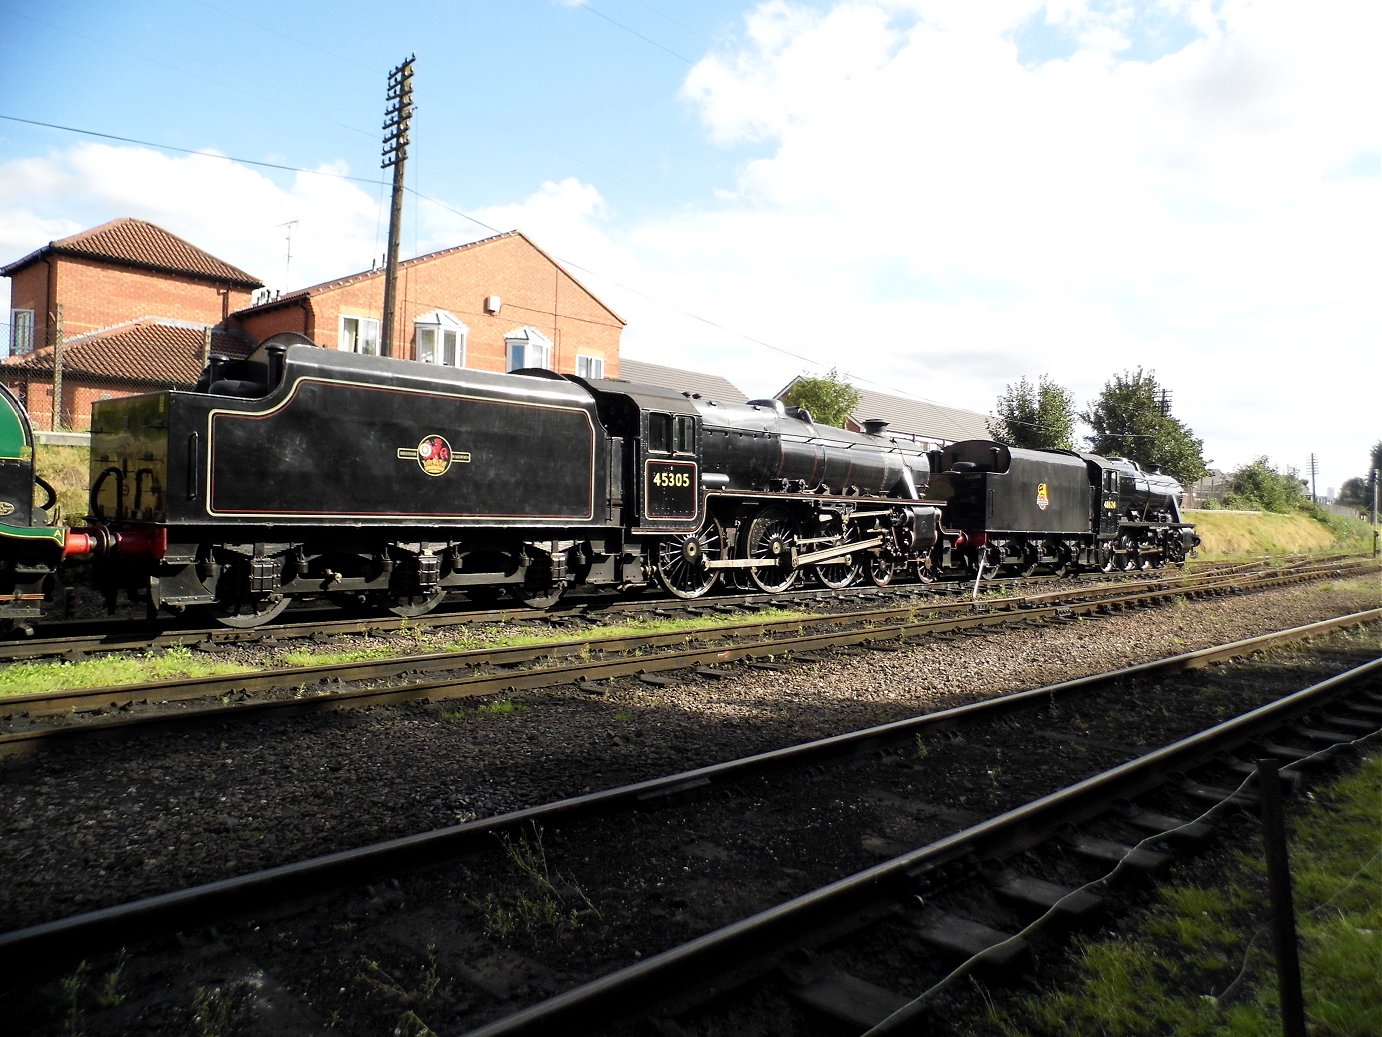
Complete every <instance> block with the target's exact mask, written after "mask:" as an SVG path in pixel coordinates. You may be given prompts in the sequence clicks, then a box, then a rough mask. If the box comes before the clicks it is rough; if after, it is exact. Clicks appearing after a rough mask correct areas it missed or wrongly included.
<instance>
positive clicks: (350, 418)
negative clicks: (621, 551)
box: [206, 378, 596, 521]
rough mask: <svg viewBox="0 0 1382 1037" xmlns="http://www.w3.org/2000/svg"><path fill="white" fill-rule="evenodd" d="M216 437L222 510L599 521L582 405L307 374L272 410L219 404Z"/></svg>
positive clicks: (214, 493)
mask: <svg viewBox="0 0 1382 1037" xmlns="http://www.w3.org/2000/svg"><path fill="white" fill-rule="evenodd" d="M207 441H208V443H209V444H210V449H209V451H208V458H207V480H206V486H207V494H208V505H207V507H208V512H209V514H211V515H212V516H216V517H235V518H247V517H254V518H264V519H273V520H282V519H292V518H300V519H312V518H318V517H333V518H334V517H346V518H358V519H368V520H385V519H398V520H427V521H437V520H449V519H489V520H504V519H522V520H562V521H587V520H591V519H593V518H594V517H595V478H596V429H595V425H594V422H593V421H592V419H591V416H590V414H589V413H588V412H587V411H586V410H583V409H581V408H578V407H570V406H562V405H557V404H547V403H532V402H518V401H512V400H502V399H492V398H483V397H478V396H473V395H469V394H463V393H455V394H452V393H440V392H429V391H421V390H415V389H404V388H397V387H383V386H377V385H367V384H357V383H350V382H340V381H327V380H322V379H313V378H303V379H299V380H298V381H297V382H296V383H295V385H294V388H293V391H292V392H291V393H290V394H289V396H288V397H287V399H285V400H283V401H282V402H281V403H280V404H278V405H277V406H275V407H273V408H271V409H268V410H264V411H246V410H242V409H231V408H215V409H212V410H211V411H210V413H209V415H208V418H207Z"/></svg>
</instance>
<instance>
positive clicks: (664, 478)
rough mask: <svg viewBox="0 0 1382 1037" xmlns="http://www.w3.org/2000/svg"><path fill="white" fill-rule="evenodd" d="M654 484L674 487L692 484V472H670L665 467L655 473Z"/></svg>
mask: <svg viewBox="0 0 1382 1037" xmlns="http://www.w3.org/2000/svg"><path fill="white" fill-rule="evenodd" d="M653 485H654V486H663V487H667V488H672V487H676V486H690V485H691V473H690V472H686V471H681V472H669V471H667V470H666V469H665V468H664V469H662V470H660V471H657V472H654V473H653Z"/></svg>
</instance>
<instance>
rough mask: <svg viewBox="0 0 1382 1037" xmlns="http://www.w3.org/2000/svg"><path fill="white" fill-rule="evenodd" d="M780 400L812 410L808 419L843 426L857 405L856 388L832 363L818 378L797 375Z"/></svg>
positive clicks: (857, 395)
mask: <svg viewBox="0 0 1382 1037" xmlns="http://www.w3.org/2000/svg"><path fill="white" fill-rule="evenodd" d="M783 402H784V403H789V404H791V405H792V406H793V407H805V408H806V409H807V410H808V411H810V412H811V420H812V421H815V422H817V423H818V424H821V425H834V426H835V427H836V428H844V427H845V422H846V421H847V420H848V419H849V416H850V415H851V414H853V413H854V408H855V407H857V406H859V390H858V389H856V388H854V386H852V385H850V384H849V383H848V382H847V381H845V380H844V379H843V378H841V377H840V372H839V371H837V370H836V369H835V368H833V367H832V368H831V369H830V370H829V371H828V372H827V373H826V374H825V375H823V376H822V377H820V378H812V377H811V376H809V375H800V376H799V377H798V378H797V380H796V381H794V382H793V383H792V384H791V385H790V386H789V387H788V389H787V392H786V393H785V394H784V397H783Z"/></svg>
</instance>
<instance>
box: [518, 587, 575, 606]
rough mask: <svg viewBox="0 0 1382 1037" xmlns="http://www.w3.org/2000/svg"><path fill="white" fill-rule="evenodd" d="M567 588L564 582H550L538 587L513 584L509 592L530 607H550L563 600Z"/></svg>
mask: <svg viewBox="0 0 1382 1037" xmlns="http://www.w3.org/2000/svg"><path fill="white" fill-rule="evenodd" d="M564 590H566V585H565V584H564V583H556V584H553V583H548V584H547V585H546V586H545V587H536V586H532V585H529V584H526V583H524V584H512V585H510V587H509V593H510V594H511V595H513V597H515V598H517V599H518V600H519V601H521V602H522V603H523V604H525V605H527V606H528V607H529V608H530V609H549V608H551V607H552V606H553V605H555V604H556V603H557V602H558V601H560V600H561V595H562V592H563V591H564Z"/></svg>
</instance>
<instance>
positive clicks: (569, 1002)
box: [0, 610, 1379, 1032]
mask: <svg viewBox="0 0 1382 1037" xmlns="http://www.w3.org/2000/svg"><path fill="white" fill-rule="evenodd" d="M1378 619H1379V611H1378V610H1374V611H1372V612H1369V613H1362V614H1358V615H1355V616H1350V617H1341V618H1340V619H1337V620H1333V621H1329V622H1326V623H1319V624H1312V625H1310V626H1308V627H1304V628H1299V629H1296V630H1293V631H1285V632H1281V633H1279V634H1274V635H1269V636H1267V637H1263V638H1254V639H1250V640H1247V641H1241V642H1236V643H1234V644H1231V645H1224V646H1219V647H1217V648H1215V649H1209V650H1205V651H1201V652H1194V653H1187V654H1185V655H1181V656H1176V657H1174V658H1171V659H1167V660H1162V661H1159V662H1157V663H1150V664H1143V665H1140V666H1136V667H1131V668H1128V669H1126V670H1120V671H1116V672H1114V673H1110V674H1103V675H1099V676H1097V677H1090V678H1082V679H1080V680H1075V681H1068V682H1064V683H1062V684H1058V685H1053V686H1050V687H1047V688H1041V689H1036V690H1033V691H1029V692H1025V693H1020V694H1015V695H1010V696H1007V697H1004V698H1000V699H993V700H988V701H985V702H980V703H976V704H973V705H971V706H965V707H960V708H957V709H952V710H946V711H943V712H941V713H936V714H930V715H928V716H925V717H920V718H916V719H913V720H909V721H903V722H899V723H895V724H889V725H884V726H882V727H878V728H872V729H869V730H865V731H860V732H854V733H851V734H848V735H840V736H837V737H834V738H828V739H823V740H821V741H818V742H813V743H809V744H805V745H800V746H793V747H790V748H787V749H784V750H780V751H777V752H772V753H764V754H760V755H758V756H755V757H751V758H747V759H744V760H739V761H733V762H731V763H728V764H723V765H718V766H713V767H704V768H699V769H697V770H693V771H689V772H685V773H681V774H676V775H670V776H668V777H665V778H661V779H657V780H653V781H645V782H640V783H637V784H635V785H632V786H627V787H623V788H619V789H614V790H610V791H607V792H600V793H594V794H591V795H587V796H580V797H576V798H573V799H569V800H564V801H561V802H558V803H554V804H550V805H547V806H544V807H540V808H534V809H531V810H524V811H516V812H512V813H510V814H506V815H503V816H500V817H495V818H490V819H486V820H482V821H476V822H473V823H470V824H464V825H459V826H453V827H451V828H447V829H442V830H439V831H435V832H430V833H426V834H422V835H417V836H412V837H408V838H404V839H397V840H392V841H389V842H386V843H382V844H379V845H376V846H371V847H366V848H363V849H360V850H354V851H349V852H345V853H338V854H332V855H329V856H327V857H322V858H318V859H315V860H312V861H307V862H303V863H301V864H294V865H287V866H283V867H279V868H273V869H270V870H268V871H265V872H260V873H256V874H253V875H249V876H245V877H242V878H238V879H229V880H225V881H221V882H214V883H210V884H208V885H205V886H199V887H196V888H193V889H189V890H183V891H180V892H175V893H169V894H166V895H164V896H158V897H153V898H150V899H148V900H144V901H138V902H134V903H131V904H126V905H121V906H118V907H113V908H109V909H105V910H101V911H96V912H90V913H87V914H85V915H80V916H77V917H74V918H69V919H62V920H55V921H52V922H48V923H44V924H40V925H37V926H33V927H30V928H28V929H25V930H21V931H18V932H12V933H7V934H5V935H3V936H0V965H3V966H4V967H6V968H7V969H21V968H34V967H41V966H43V965H44V964H45V963H52V962H55V961H60V960H63V959H64V958H66V957H68V956H71V955H84V954H89V953H91V952H92V951H93V950H94V949H95V948H97V947H98V946H100V945H102V944H106V945H119V944H128V943H130V942H131V941H133V940H135V939H138V938H140V937H141V936H147V935H149V934H150V933H154V932H158V931H162V930H166V929H170V928H178V929H182V928H186V927H188V926H190V925H194V924H197V923H199V922H206V921H212V920H215V919H218V918H224V917H226V916H227V915H228V914H231V913H235V912H241V911H250V910H254V911H263V910H268V909H270V908H272V907H273V906H274V905H279V904H283V903H285V902H291V901H293V900H296V899H299V898H302V897H304V896H309V895H317V894H320V893H321V892H323V891H324V890H325V889H328V888H330V887H333V886H339V885H341V884H349V883H354V882H359V881H363V880H365V879H366V878H367V877H369V876H377V875H381V874H388V873H390V872H393V871H396V870H398V869H400V868H405V867H416V866H417V865H419V864H422V863H425V862H428V861H433V860H438V859H446V858H449V857H452V856H454V855H456V854H458V853H464V852H468V851H470V850H472V849H475V848H478V847H486V846H492V845H493V840H494V836H495V834H497V833H502V832H518V831H521V830H523V829H524V828H525V827H528V826H531V825H532V824H534V823H538V824H543V825H549V826H555V825H557V824H566V825H569V824H572V823H574V822H576V821H577V820H580V819H587V818H591V817H595V816H608V815H609V814H611V813H612V812H618V811H627V810H629V809H632V808H635V807H638V806H647V805H649V804H652V803H656V802H674V801H678V800H680V799H681V798H684V797H685V796H688V795H697V794H701V793H703V792H704V791H706V790H711V789H715V788H722V787H725V786H726V785H727V784H729V783H740V782H743V781H746V780H749V779H751V778H752V777H753V776H755V775H764V774H770V773H772V772H773V771H775V770H777V769H780V768H783V767H789V768H800V767H803V766H809V765H816V764H819V763H821V762H822V761H825V760H829V759H833V758H839V757H841V756H857V755H858V754H860V753H868V752H871V751H874V750H875V749H877V748H878V747H880V746H886V745H890V744H896V743H897V742H898V741H899V740H901V741H904V742H905V741H907V740H908V739H914V738H915V737H916V736H917V735H918V734H919V733H924V732H926V731H934V730H942V729H948V728H955V727H958V726H960V725H963V724H966V723H970V722H973V721H976V720H978V719H988V720H991V719H993V718H996V717H1002V716H1012V715H1016V714H1017V713H1019V712H1021V711H1024V710H1030V709H1035V708H1039V707H1041V706H1043V705H1047V704H1050V703H1052V702H1055V701H1062V702H1063V701H1076V700H1078V697H1079V696H1081V695H1084V694H1087V693H1090V692H1093V691H1095V690H1097V689H1100V688H1106V687H1108V686H1109V685H1110V683H1111V682H1117V681H1120V680H1125V679H1129V678H1134V677H1147V676H1150V675H1154V674H1170V673H1175V672H1179V671H1183V670H1185V669H1187V668H1194V667H1203V666H1206V665H1209V664H1210V663H1212V662H1215V661H1220V660H1224V659H1229V658H1233V657H1236V656H1242V655H1245V654H1248V653H1251V652H1255V651H1260V650H1262V649H1264V648H1266V647H1269V646H1271V645H1273V644H1278V643H1282V642H1284V641H1286V640H1293V639H1297V638H1300V637H1308V636H1314V635H1317V634H1320V633H1323V632H1325V631H1328V630H1331V629H1335V628H1338V627H1341V626H1348V625H1356V624H1360V623H1371V622H1377V621H1378ZM1375 672H1376V667H1372V668H1370V669H1368V670H1365V671H1364V673H1365V674H1369V673H1375ZM1335 687H1336V685H1333V684H1331V685H1329V686H1325V685H1322V686H1320V687H1319V688H1316V689H1312V691H1311V693H1310V694H1308V695H1305V694H1302V695H1300V696H1296V697H1294V698H1292V699H1291V700H1289V701H1288V702H1287V703H1285V704H1282V705H1278V706H1276V707H1272V708H1270V709H1265V710H1258V711H1255V712H1254V713H1253V714H1250V715H1249V718H1244V719H1243V720H1242V721H1241V722H1238V727H1237V728H1236V730H1237V731H1238V733H1239V735H1241V736H1244V737H1246V736H1247V733H1251V734H1260V733H1261V732H1263V731H1265V730H1267V729H1268V728H1267V726H1265V725H1269V724H1271V725H1279V724H1280V723H1282V722H1283V721H1284V719H1285V718H1286V717H1288V716H1292V715H1295V714H1297V713H1298V712H1299V711H1300V710H1301V709H1307V708H1311V706H1313V705H1314V704H1317V703H1318V702H1320V701H1322V700H1323V699H1324V698H1325V697H1326V696H1327V695H1328V694H1331V693H1332V689H1334V688H1335ZM1225 727H1226V728H1227V725H1225ZM1220 737H1227V736H1226V735H1224V736H1220V735H1216V736H1214V738H1215V739H1218V738H1220ZM1198 744H1200V745H1201V747H1202V748H1204V747H1208V745H1209V744H1210V742H1209V741H1202V742H1201V743H1198ZM1215 744H1221V743H1218V742H1217V741H1216V742H1215ZM1189 752H1190V749H1189V747H1172V748H1171V749H1168V750H1166V751H1165V752H1163V753H1161V754H1153V755H1155V756H1156V761H1155V762H1154V763H1153V762H1146V763H1142V764H1139V765H1138V766H1137V767H1135V768H1131V769H1126V770H1125V773H1124V775H1123V776H1122V777H1120V778H1119V779H1118V781H1119V782H1120V784H1117V785H1116V786H1110V787H1116V788H1118V789H1120V790H1121V791H1120V792H1119V793H1118V794H1120V795H1127V794H1130V793H1129V792H1128V790H1129V789H1131V788H1133V787H1141V786H1140V785H1139V783H1140V782H1143V781H1145V780H1147V777H1148V775H1150V774H1151V773H1152V772H1153V771H1157V770H1158V769H1160V770H1162V771H1164V770H1165V768H1167V767H1173V768H1184V767H1186V766H1189V762H1188V761H1189V756H1188V755H1187V754H1188V753H1189ZM1108 794H1112V793H1109V792H1108V791H1107V789H1104V790H1102V791H1100V792H1098V793H1096V792H1095V791H1093V789H1092V787H1091V789H1088V790H1085V791H1082V792H1080V793H1079V794H1078V795H1074V794H1072V796H1070V797H1068V799H1067V805H1066V807H1063V808H1062V809H1064V810H1066V813H1065V814H1064V816H1066V817H1069V816H1073V814H1072V813H1071V811H1074V812H1076V813H1077V812H1078V811H1079V810H1088V809H1092V808H1093V807H1094V806H1095V805H1097V804H1099V803H1101V802H1102V803H1104V804H1105V805H1106V803H1107V795H1108ZM1101 797H1102V798H1101ZM1053 810H1054V808H1053V807H1051V806H1049V805H1040V806H1038V805H1033V807H1032V808H1031V809H1030V810H1026V811H1023V812H1019V813H1017V814H1015V815H1014V816H1013V817H1011V818H1007V819H1006V820H1004V819H998V820H997V821H995V822H991V823H987V824H985V825H982V826H978V830H979V833H980V835H978V836H976V838H979V839H981V841H979V842H976V843H974V844H973V845H977V846H988V845H989V844H988V843H984V842H982V839H990V840H993V841H994V842H993V843H992V845H997V840H998V839H999V833H1000V832H1001V833H1008V835H1004V836H1003V837H1004V838H1007V837H1008V836H1009V835H1010V834H1011V832H1012V831H1014V830H1025V829H1026V828H1028V827H1029V826H1030V825H1031V824H1033V823H1035V822H1036V821H1037V820H1043V823H1047V822H1049V819H1050V818H1051V817H1054V816H1056V814H1055V813H1051V811H1053ZM999 822H1001V824H1000V823H999ZM958 845H959V844H957V843H954V842H946V843H945V844H944V845H942V846H940V847H939V848H936V847H933V848H928V849H927V850H926V851H918V854H920V856H915V855H912V856H910V857H909V858H908V861H907V863H905V864H896V863H894V864H893V865H892V866H891V867H889V868H885V869H883V870H877V871H875V872H872V873H870V874H871V876H872V877H871V878H868V879H865V880H862V885H861V886H856V887H855V888H856V889H857V888H863V887H867V886H870V885H875V886H876V885H879V883H883V884H884V885H886V884H887V883H890V882H892V881H894V879H897V880H898V881H901V879H900V878H898V876H905V875H907V874H908V873H909V872H910V873H911V874H913V875H915V874H916V872H917V868H918V867H921V866H927V865H928V862H940V861H942V860H950V859H952V855H953V854H954V853H956V852H958V851H957V850H956V847H957V846H958ZM984 852H988V851H987V850H985V851H984ZM836 895H844V896H854V895H855V893H853V892H851V893H847V894H845V893H836V892H830V893H829V894H828V895H827V894H825V893H822V894H821V896H822V897H825V898H826V899H824V900H821V904H824V903H828V902H829V898H833V897H834V896H836ZM799 899H802V898H799ZM817 900H818V898H817V897H815V896H813V897H811V898H806V903H802V904H796V901H793V904H796V906H791V905H785V906H784V908H782V909H777V910H775V911H774V912H770V913H769V916H770V920H768V921H767V922H766V926H767V928H766V930H763V931H777V930H778V929H779V928H780V927H783V926H787V927H789V928H790V927H791V926H795V925H796V924H797V920H799V919H800V918H804V917H812V916H814V915H815V913H816V912H817V911H818V910H819V909H820V904H817V903H816V901H817ZM789 923H790V924H789ZM746 924H747V923H746ZM731 929H732V930H733V932H732V933H729V934H722V935H716V934H712V936H708V937H705V938H704V939H703V940H701V941H696V942H695V944H694V946H693V948H692V949H691V950H690V951H688V952H687V953H688V954H689V960H693V961H697V962H704V961H705V960H707V959H708V958H715V959H717V960H720V961H721V963H722V964H723V961H724V960H727V959H721V957H720V955H721V952H722V951H724V950H725V949H726V948H732V947H734V946H739V945H740V941H741V940H744V939H746V937H745V936H743V935H742V934H741V933H740V927H737V926H736V927H731ZM782 931H786V930H785V929H783V930H782ZM757 939H758V937H757V936H755V937H753V941H751V942H756V941H757ZM721 940H724V941H727V942H726V943H720V942H718V941H721ZM671 960H672V959H669V958H666V956H659V957H658V958H656V959H652V960H650V961H649V962H645V963H643V965H642V966H639V967H637V969H636V971H632V972H630V973H629V976H628V977H626V979H627V980H628V981H630V982H632V984H633V986H632V987H631V988H626V989H632V990H635V991H636V990H644V989H646V985H647V984H648V983H650V982H652V981H653V980H654V979H656V978H658V977H662V978H663V979H665V978H666V976H667V975H668V973H665V972H663V971H661V970H663V969H666V968H669V967H672V966H671V965H670V962H671ZM654 962H657V965H656V966H655V967H653V965H654ZM678 967H679V966H678ZM659 981H661V980H659ZM611 982H612V981H611ZM619 982H620V983H623V982H624V980H620V981H619ZM613 989H614V988H613V987H610V986H608V984H607V983H603V984H596V985H595V986H594V988H592V989H591V990H589V991H586V992H584V993H578V992H573V994H572V995H571V996H570V997H565V998H563V999H561V1002H560V1004H558V1005H554V1006H549V1008H547V1009H544V1011H552V1010H556V1011H558V1012H559V1013H561V1014H562V1015H563V1017H564V1016H565V1013H568V1012H575V1013H577V1014H580V1013H582V1012H588V1011H592V1010H593V1011H603V1009H602V1008H599V1007H597V1006H599V1005H603V1004H605V1003H606V1001H605V999H606V998H608V997H609V996H611V991H612V990H613ZM626 996H630V995H628V994H620V995H619V998H620V999H621V1003H622V999H623V998H624V997H626ZM640 996H641V995H640ZM525 1018H528V1017H526V1016H520V1017H515V1019H516V1020H517V1021H516V1022H515V1023H512V1024H509V1025H517V1026H519V1027H520V1029H518V1030H514V1031H513V1032H529V1031H524V1030H522V1029H521V1027H526V1026H530V1025H537V1024H536V1022H525V1021H523V1020H524V1019H525ZM536 1018H537V1017H536V1016H534V1017H532V1019H534V1020H535V1019H536ZM496 1032H507V1031H496ZM531 1032H537V1031H536V1030H532V1031H531Z"/></svg>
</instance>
